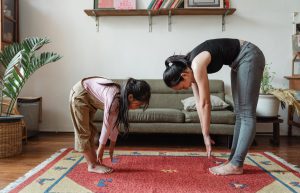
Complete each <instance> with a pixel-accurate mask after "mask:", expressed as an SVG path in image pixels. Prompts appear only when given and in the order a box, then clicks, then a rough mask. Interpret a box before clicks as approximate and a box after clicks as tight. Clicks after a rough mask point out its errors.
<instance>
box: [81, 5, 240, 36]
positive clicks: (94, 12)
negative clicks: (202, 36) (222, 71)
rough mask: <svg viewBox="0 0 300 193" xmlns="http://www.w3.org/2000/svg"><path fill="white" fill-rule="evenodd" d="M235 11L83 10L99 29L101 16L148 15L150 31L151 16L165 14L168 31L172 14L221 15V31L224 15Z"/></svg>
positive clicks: (212, 9)
mask: <svg viewBox="0 0 300 193" xmlns="http://www.w3.org/2000/svg"><path fill="white" fill-rule="evenodd" d="M235 11H236V9H235V8H230V9H225V8H209V9H204V8H201V9H183V8H181V9H159V10H147V9H134V10H115V9H86V10H84V12H85V13H86V14H87V15H88V16H93V17H95V19H96V27H97V30H99V17H102V16H148V17H149V31H150V32H151V31H152V16H160V15H167V16H168V25H169V31H171V16H173V15H221V16H222V31H224V30H225V16H227V15H232V14H233V13H234V12H235Z"/></svg>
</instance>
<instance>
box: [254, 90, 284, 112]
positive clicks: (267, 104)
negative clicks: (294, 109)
mask: <svg viewBox="0 0 300 193" xmlns="http://www.w3.org/2000/svg"><path fill="white" fill-rule="evenodd" d="M279 103H280V101H279V100H278V99H277V98H276V97H275V96H274V95H271V94H265V95H264V94H260V95H259V97H258V102H257V108H256V116H258V117H277V115H278V109H279Z"/></svg>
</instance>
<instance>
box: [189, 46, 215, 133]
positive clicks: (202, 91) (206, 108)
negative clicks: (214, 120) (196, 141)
mask: <svg viewBox="0 0 300 193" xmlns="http://www.w3.org/2000/svg"><path fill="white" fill-rule="evenodd" d="M210 60H211V56H210V54H209V53H208V52H206V51H205V52H201V53H200V54H198V55H197V56H196V57H195V58H194V60H193V61H192V69H193V73H194V79H195V82H196V83H194V84H193V85H192V89H193V92H194V95H195V98H196V106H197V111H198V115H199V119H200V121H201V126H202V133H203V135H204V136H206V135H209V128H210V110H211V105H210V92H209V81H208V75H207V65H208V64H209V63H210Z"/></svg>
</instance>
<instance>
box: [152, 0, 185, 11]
mask: <svg viewBox="0 0 300 193" xmlns="http://www.w3.org/2000/svg"><path fill="white" fill-rule="evenodd" d="M183 2H184V0H152V1H151V2H150V4H149V5H148V7H147V9H152V10H158V9H176V8H181V7H182V8H183V4H184V3H183Z"/></svg>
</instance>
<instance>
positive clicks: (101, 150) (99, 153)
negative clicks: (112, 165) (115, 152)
mask: <svg viewBox="0 0 300 193" xmlns="http://www.w3.org/2000/svg"><path fill="white" fill-rule="evenodd" d="M104 149H105V145H104V144H99V147H98V149H97V161H98V162H99V164H100V165H102V160H103V154H104Z"/></svg>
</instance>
